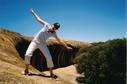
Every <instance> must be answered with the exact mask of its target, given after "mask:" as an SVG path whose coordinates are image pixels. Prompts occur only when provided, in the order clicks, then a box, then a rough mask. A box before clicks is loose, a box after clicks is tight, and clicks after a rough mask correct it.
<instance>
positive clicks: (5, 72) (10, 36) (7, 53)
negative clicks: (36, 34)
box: [0, 30, 82, 84]
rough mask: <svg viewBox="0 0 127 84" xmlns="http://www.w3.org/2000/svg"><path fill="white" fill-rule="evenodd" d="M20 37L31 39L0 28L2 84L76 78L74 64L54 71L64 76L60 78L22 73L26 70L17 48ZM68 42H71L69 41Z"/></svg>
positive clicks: (65, 83) (51, 83)
mask: <svg viewBox="0 0 127 84" xmlns="http://www.w3.org/2000/svg"><path fill="white" fill-rule="evenodd" d="M20 39H27V40H30V38H24V37H23V36H21V35H20V34H18V33H15V32H10V31H8V30H0V84H42V83H46V84H71V83H72V81H73V80H71V81H70V79H69V78H74V77H75V76H76V75H77V74H76V71H75V68H74V66H71V67H68V68H62V69H57V70H55V71H54V72H55V73H56V74H58V75H59V76H60V77H61V78H62V79H59V80H53V79H51V78H44V77H39V76H36V77H35V76H24V75H21V71H22V70H24V61H23V59H22V58H21V57H20V56H19V54H18V52H17V50H16V48H15V45H16V42H17V41H19V40H20ZM66 42H68V43H69V41H66ZM51 43H52V42H50V41H49V42H48V44H50V45H51ZM70 44H74V43H73V41H70ZM79 44H80V43H79ZM74 45H75V44H74ZM78 46H79V45H78ZM81 46H82V45H81ZM30 70H31V72H36V73H40V72H39V71H38V70H36V69H35V68H33V67H31V68H30ZM69 70H70V72H69V73H67V71H69ZM61 71H62V72H61ZM46 73H47V72H46ZM69 76H70V77H69Z"/></svg>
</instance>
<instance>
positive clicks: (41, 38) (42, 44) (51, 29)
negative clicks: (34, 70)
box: [24, 9, 72, 78]
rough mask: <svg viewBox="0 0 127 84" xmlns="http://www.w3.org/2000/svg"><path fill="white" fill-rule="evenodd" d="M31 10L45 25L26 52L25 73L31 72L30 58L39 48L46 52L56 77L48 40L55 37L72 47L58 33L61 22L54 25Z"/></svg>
mask: <svg viewBox="0 0 127 84" xmlns="http://www.w3.org/2000/svg"><path fill="white" fill-rule="evenodd" d="M30 12H31V13H32V15H33V16H34V17H35V18H36V20H37V21H38V22H39V23H41V24H42V25H43V28H42V29H41V30H40V31H39V32H38V33H37V34H36V36H35V37H34V39H33V40H32V41H31V43H30V45H29V47H28V49H27V51H26V54H25V62H26V69H25V70H24V74H25V75H27V74H28V73H29V70H28V69H29V65H30V60H31V57H32V55H33V52H34V51H35V49H37V48H39V49H40V51H41V52H42V53H43V54H44V56H45V58H46V61H47V67H48V68H49V71H50V76H51V77H53V78H54V77H56V75H54V74H53V67H54V64H53V61H52V57H51V54H50V52H49V50H48V48H47V45H46V40H47V39H48V38H50V37H54V38H55V39H56V40H57V41H58V42H59V43H60V44H61V45H63V46H64V47H65V48H67V49H72V48H71V47H68V46H67V44H66V43H65V42H64V41H62V40H61V39H60V38H59V37H58V36H57V34H56V30H58V29H59V28H60V24H59V23H54V24H52V25H50V24H48V23H47V22H45V21H44V20H42V19H40V17H39V16H38V15H37V14H36V13H35V12H34V11H33V10H32V9H31V10H30Z"/></svg>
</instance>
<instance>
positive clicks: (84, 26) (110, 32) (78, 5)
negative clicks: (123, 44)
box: [0, 0, 126, 42]
mask: <svg viewBox="0 0 127 84" xmlns="http://www.w3.org/2000/svg"><path fill="white" fill-rule="evenodd" d="M125 1H126V0H0V28H6V29H8V30H11V31H14V32H18V33H20V34H22V35H25V36H35V35H36V33H37V32H38V31H39V30H40V29H41V28H42V27H43V26H42V25H41V24H39V23H38V22H37V21H36V19H35V18H34V17H33V16H32V14H31V13H30V11H29V10H30V8H33V9H34V11H35V12H36V13H37V14H38V15H39V16H40V17H41V18H42V19H43V20H45V21H46V22H48V23H50V24H52V23H54V22H59V23H60V24H61V27H60V29H59V30H58V31H57V35H58V36H59V37H60V38H61V39H66V40H77V41H84V42H99V41H107V40H111V39H115V38H123V37H125V33H126V9H125V8H126V3H125Z"/></svg>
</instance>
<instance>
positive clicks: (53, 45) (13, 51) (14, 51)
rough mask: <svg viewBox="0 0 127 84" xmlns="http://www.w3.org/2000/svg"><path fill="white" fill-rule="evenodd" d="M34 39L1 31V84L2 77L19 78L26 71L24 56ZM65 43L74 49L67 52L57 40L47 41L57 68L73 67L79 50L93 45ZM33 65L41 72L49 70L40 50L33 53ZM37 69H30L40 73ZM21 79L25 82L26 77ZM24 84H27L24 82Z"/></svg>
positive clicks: (76, 42)
mask: <svg viewBox="0 0 127 84" xmlns="http://www.w3.org/2000/svg"><path fill="white" fill-rule="evenodd" d="M32 39H33V38H32V37H25V36H22V35H20V34H18V33H15V32H11V31H8V30H5V29H1V30H0V67H1V70H0V83H1V81H4V78H1V77H5V76H6V75H5V74H11V75H9V76H13V75H14V74H15V75H16V76H17V74H19V71H20V70H22V69H24V54H25V52H26V50H27V47H28V46H29V44H30V42H31V40H32ZM65 42H66V43H67V45H68V46H70V47H72V48H73V49H72V50H71V51H68V50H66V49H65V48H64V47H63V46H61V45H60V44H59V43H58V42H56V41H55V40H48V41H47V46H48V48H49V51H50V53H51V55H52V58H53V62H54V65H55V68H60V67H66V66H69V65H72V64H73V59H74V57H75V54H76V53H77V51H78V50H79V48H81V47H82V46H90V45H91V44H90V43H85V42H79V41H71V40H69V41H65ZM31 64H32V65H33V66H34V67H35V68H36V69H37V70H39V71H42V70H46V69H47V64H46V60H45V57H44V56H43V53H41V52H40V50H39V49H37V50H35V52H34V53H33V56H32V60H31ZM4 65H6V66H4ZM35 68H33V67H31V68H30V69H31V70H32V71H35V72H39V71H37V70H36V69H35ZM16 70H17V71H16ZM11 71H12V72H13V71H15V72H13V73H12V72H11ZM4 73H5V74H4ZM5 78H6V77H5ZM7 79H8V81H9V80H10V81H11V80H12V79H10V78H7ZM19 79H21V80H25V79H24V77H23V79H22V77H19ZM30 80H31V79H30ZM26 81H27V83H28V81H29V80H28V79H27V80H26ZM33 81H34V80H33ZM4 82H5V81H4ZM4 82H2V84H4ZM54 83H55V82H54ZM9 84H13V83H9ZM16 84H17V83H16ZM23 84H26V83H25V82H24V83H23ZM28 84H30V83H28ZM31 84H32V83H31ZM35 84H39V83H35ZM47 84H48V83H47ZM56 84H57V83H56ZM58 84H59V83H58ZM61 84H62V83H61ZM63 84H64V83H63Z"/></svg>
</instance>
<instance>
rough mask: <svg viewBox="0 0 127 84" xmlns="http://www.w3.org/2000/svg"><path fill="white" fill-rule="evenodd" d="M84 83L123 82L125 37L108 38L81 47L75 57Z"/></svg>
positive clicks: (108, 83)
mask: <svg viewBox="0 0 127 84" xmlns="http://www.w3.org/2000/svg"><path fill="white" fill-rule="evenodd" d="M74 61H75V63H76V64H77V67H76V68H77V71H78V72H79V73H82V74H83V75H84V80H83V78H82V81H81V80H80V78H77V80H80V82H83V83H84V84H125V73H126V39H115V40H109V41H107V42H104V43H96V44H94V45H93V46H90V47H83V48H81V49H80V50H79V52H78V53H77V57H76V58H75V60H74Z"/></svg>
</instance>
